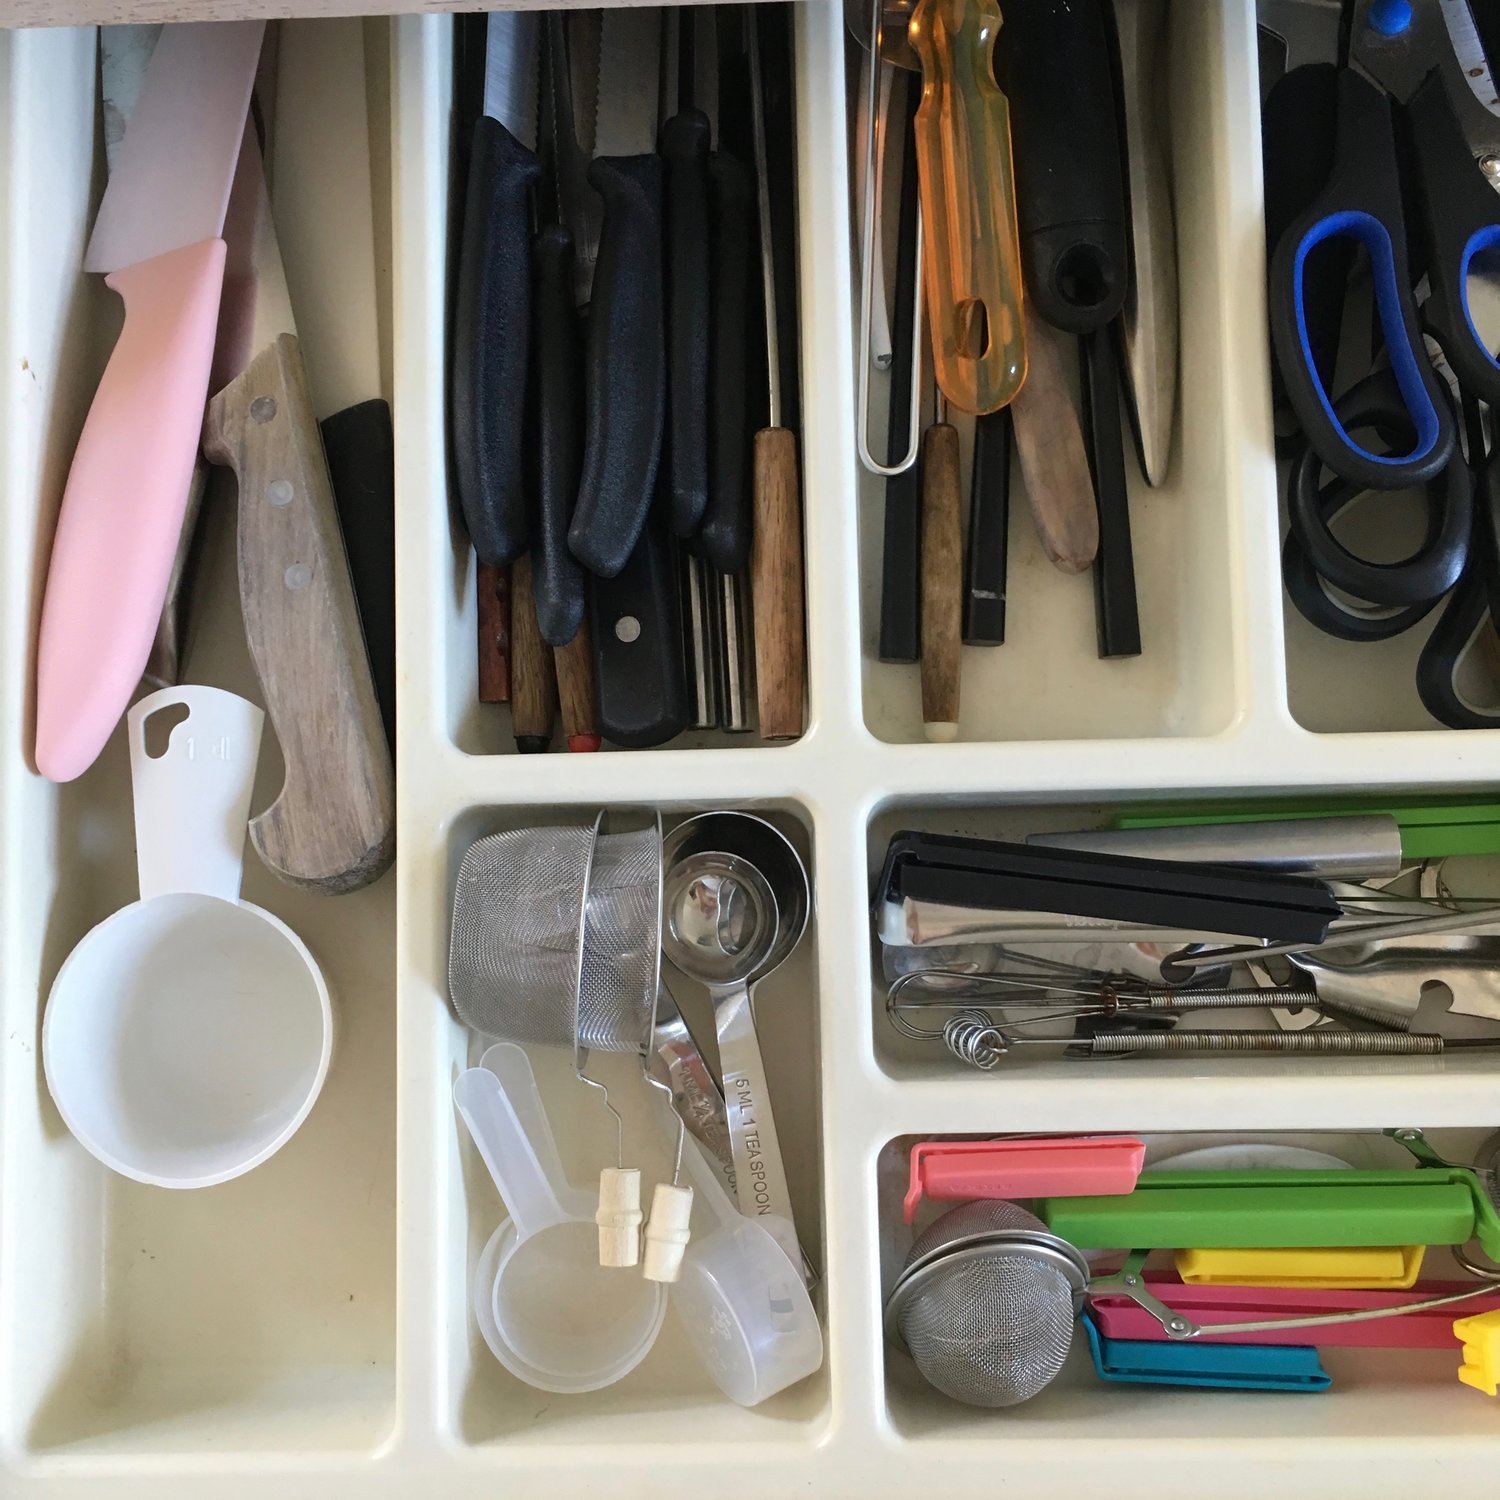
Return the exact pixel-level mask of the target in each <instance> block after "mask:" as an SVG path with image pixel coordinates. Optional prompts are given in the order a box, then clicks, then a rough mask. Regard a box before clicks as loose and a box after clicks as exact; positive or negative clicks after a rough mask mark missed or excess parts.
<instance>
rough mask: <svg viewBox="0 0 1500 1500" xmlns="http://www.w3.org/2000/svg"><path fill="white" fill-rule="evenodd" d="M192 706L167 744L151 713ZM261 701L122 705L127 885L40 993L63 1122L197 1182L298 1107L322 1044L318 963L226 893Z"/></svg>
mask: <svg viewBox="0 0 1500 1500" xmlns="http://www.w3.org/2000/svg"><path fill="white" fill-rule="evenodd" d="M179 705H180V706H182V707H184V708H186V709H187V716H186V718H185V719H183V720H182V722H180V723H177V724H176V725H175V726H174V727H173V728H172V730H171V733H170V738H169V739H168V741H167V745H166V748H165V750H164V751H163V752H162V753H161V754H160V755H158V756H152V755H151V754H150V753H148V750H147V742H146V729H147V725H148V723H149V721H150V720H151V719H152V718H153V717H154V716H155V715H156V714H158V713H160V712H161V711H162V710H163V709H170V708H174V707H176V706H179ZM263 720H264V715H263V714H262V713H261V711H260V710H259V709H258V708H256V707H255V705H254V704H252V703H247V702H246V701H245V700H244V699H243V698H238V697H236V696H235V695H234V694H233V693H225V692H221V691H220V690H219V689H217V688H207V687H177V688H167V689H164V690H163V691H162V692H159V693H153V694H152V695H151V696H150V697H149V698H144V699H142V701H141V702H139V703H138V704H136V705H135V707H134V708H132V709H131V710H130V712H129V714H128V715H127V716H126V722H127V725H128V730H129V739H130V772H131V785H132V789H133V793H134V798H135V836H136V851H137V865H138V870H139V876H140V899H139V900H138V901H136V902H134V903H133V904H132V905H130V906H127V907H124V908H122V909H121V910H120V911H117V912H116V913H115V914H114V915H113V916H112V917H109V918H107V919H106V920H105V921H103V922H101V923H100V924H99V925H98V926H97V927H95V928H94V929H93V930H92V931H91V932H89V933H88V934H87V936H85V937H84V939H83V941H82V942H81V943H79V945H78V946H77V947H76V948H75V949H74V950H73V952H72V953H71V954H70V955H69V957H68V960H67V962H66V963H65V964H64V965H63V967H62V970H61V971H60V972H59V974H58V976H57V979H56V980H55V981H54V983H53V986H52V993H51V995H50V996H49V997H48V1000H47V1012H46V1018H45V1020H44V1022H43V1025H42V1060H43V1066H44V1068H45V1071H46V1076H47V1087H48V1088H49V1089H50V1090H51V1093H52V1098H53V1100H54V1101H55V1102H56V1104H57V1108H58V1110H59V1112H60V1113H61V1114H62V1117H63V1120H64V1122H65V1123H66V1124H67V1127H68V1129H69V1130H71V1131H72V1132H73V1134H74V1135H75V1136H76V1137H77V1138H78V1140H79V1141H80V1142H81V1143H82V1144H83V1146H85V1147H86V1148H87V1149H88V1150H89V1151H90V1152H92V1154H93V1155H94V1156H96V1157H97V1158H98V1159H99V1160H100V1161H102V1162H103V1163H104V1165H105V1166H107V1167H110V1168H111V1169H113V1170H114V1171H116V1172H119V1173H121V1174H123V1175H124V1176H126V1177H132V1178H134V1179H135V1180H136V1181H137V1182H146V1183H152V1184H155V1185H157V1186H160V1187H171V1188H194V1187H208V1186H210V1185H212V1184H213V1183H218V1182H226V1181H228V1180H229V1179H230V1178H232V1177H238V1176H239V1175H240V1174H241V1173H242V1172H248V1171H249V1170H250V1169H251V1168H252V1167H254V1166H258V1165H259V1164H260V1163H261V1162H263V1161H265V1160H266V1158H267V1157H269V1156H271V1155H272V1154H273V1153H274V1152H275V1151H277V1150H278V1149H279V1148H280V1147H281V1146H283V1145H284V1144H285V1143H286V1142H287V1141H288V1140H289V1139H290V1138H291V1136H292V1135H293V1133H294V1132H295V1131H296V1129H297V1127H298V1126H299V1125H301V1123H302V1122H303V1120H305V1119H306V1118H307V1114H308V1111H309V1110H311V1108H312V1107H313V1103H314V1101H315V1100H316V1099H317V1097H318V1093H319V1091H320V1090H321V1089H322V1087H323V1080H324V1078H325V1077H326V1076H327V1073H328V1062H329V1058H330V1057H331V1055H332V1051H333V1009H332V1005H331V1002H330V1000H329V995H328V987H327V985H326V983H325V982H324V979H323V975H322V973H321V972H320V970H319V968H318V965H317V963H316V962H315V961H314V959H313V957H312V955H311V954H310V953H309V952H308V951H307V948H306V947H305V946H304V945H303V942H302V940H301V939H300V938H299V937H298V936H297V934H296V933H294V932H293V931H292V930H291V929H290V928H289V927H288V926H286V924H285V923H284V922H282V921H280V920H279V919H278V918H276V917H273V916H272V915H271V914H270V912H267V911H262V910H261V909H260V908H259V907H257V906H251V905H250V904H249V903H247V902H243V901H241V900H240V899H239V894H240V875H241V870H242V861H243V855H244V844H245V827H246V821H247V817H248V814H249V808H250V793H251V788H252V785H253V783H254V780H255V762H256V757H257V754H258V752H259V748H260V732H261V724H262V722H263Z"/></svg>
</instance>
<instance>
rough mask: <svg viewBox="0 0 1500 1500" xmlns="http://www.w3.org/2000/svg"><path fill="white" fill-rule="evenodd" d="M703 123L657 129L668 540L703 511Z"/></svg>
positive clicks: (689, 115) (690, 116)
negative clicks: (662, 192)
mask: <svg viewBox="0 0 1500 1500" xmlns="http://www.w3.org/2000/svg"><path fill="white" fill-rule="evenodd" d="M708 141H709V127H708V116H707V115H705V114H704V113H703V111H702V110H701V109H685V110H683V111H682V112H681V113H680V114H676V115H673V116H672V118H671V119H670V120H668V121H667V123H666V124H665V125H663V126H662V128H661V156H662V160H663V161H664V162H665V163H666V193H667V198H666V228H667V238H666V281H667V471H668V480H669V486H668V489H669V502H670V507H671V509H670V514H671V524H672V533H673V535H674V536H680V537H689V536H692V535H693V534H694V532H696V531H697V529H698V524H699V522H700V521H701V520H702V519H703V508H704V506H705V505H707V504H708V328H709V324H708V298H709V291H708V256H709V239H708V235H709V229H708V212H709V210H708Z"/></svg>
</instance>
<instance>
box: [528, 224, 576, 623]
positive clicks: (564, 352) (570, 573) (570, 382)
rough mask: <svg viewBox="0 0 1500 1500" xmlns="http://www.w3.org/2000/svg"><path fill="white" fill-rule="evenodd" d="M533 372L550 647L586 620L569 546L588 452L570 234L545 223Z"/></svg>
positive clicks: (537, 249) (535, 578)
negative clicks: (582, 466)
mask: <svg viewBox="0 0 1500 1500" xmlns="http://www.w3.org/2000/svg"><path fill="white" fill-rule="evenodd" d="M531 260H532V275H533V278H534V281H535V287H534V290H533V296H534V298H535V301H534V303H533V306H532V320H531V324H532V346H533V348H534V350H535V357H534V360H533V368H532V374H533V378H534V379H535V381H536V386H535V391H536V424H537V535H536V545H535V546H534V547H533V548H532V550H531V586H532V592H533V593H534V594H535V596H536V618H537V626H538V628H539V629H540V630H541V633H542V639H543V640H544V641H546V643H547V644H548V645H549V646H566V645H567V644H568V642H569V641H571V640H572V639H573V637H574V636H575V635H577V634H578V627H579V625H580V624H581V623H582V622H583V605H584V589H583V569H582V568H580V567H579V566H578V559H577V558H575V557H574V556H573V554H572V553H571V552H570V551H568V526H569V523H570V522H571V521H572V519H573V505H574V502H575V501H576V500H577V498H578V471H579V461H580V457H581V455H582V453H583V384H582V357H581V356H582V350H581V348H580V346H579V337H578V333H579V330H578V314H577V311H576V310H575V305H574V298H573V236H572V234H571V233H570V232H569V231H568V230H567V229H566V228H565V227H564V226H563V225H561V224H547V225H544V226H543V227H542V228H541V229H540V230H539V231H538V232H537V236H536V239H535V241H534V242H533V244H532V247H531Z"/></svg>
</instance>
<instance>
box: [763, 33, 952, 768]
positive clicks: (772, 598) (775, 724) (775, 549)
mask: <svg viewBox="0 0 1500 1500" xmlns="http://www.w3.org/2000/svg"><path fill="white" fill-rule="evenodd" d="M746 34H747V41H748V44H749V56H750V81H751V110H752V115H753V119H754V128H755V175H756V179H757V185H758V187H759V192H760V269H761V281H762V285H763V289H764V304H765V322H766V369H767V371H768V385H769V393H768V394H769V401H768V407H767V421H766V425H765V427H763V428H762V429H761V430H760V431H759V432H758V433H756V435H755V467H754V473H755V498H754V506H755V515H754V525H753V540H752V543H751V555H750V576H751V585H752V590H753V594H754V613H755V693H756V701H757V706H758V708H759V711H760V733H761V738H762V739H767V740H794V739H797V738H798V737H799V736H800V735H801V734H802V731H803V727H804V721H803V699H804V697H805V695H806V684H807V663H806V649H807V648H806V624H805V620H804V613H803V611H804V606H803V589H802V499H801V494H800V491H799V480H798V472H797V438H796V434H795V433H793V432H792V431H791V430H790V429H789V428H787V427H785V426H783V425H782V410H781V405H782V391H781V347H780V333H779V327H780V322H779V317H778V313H779V311H780V309H779V305H778V301H777V298H778V295H779V290H780V289H779V288H778V277H777V274H776V254H775V248H776V247H775V245H774V244H773V240H772V227H771V184H770V180H769V177H768V175H767V159H768V155H767V151H766V110H765V90H764V80H763V79H762V76H761V66H760V36H759V28H758V26H757V25H756V24H755V22H754V21H753V20H752V21H750V22H749V23H748V25H747V33H746ZM954 597H955V602H956V600H957V595H956V594H955V596H954Z"/></svg>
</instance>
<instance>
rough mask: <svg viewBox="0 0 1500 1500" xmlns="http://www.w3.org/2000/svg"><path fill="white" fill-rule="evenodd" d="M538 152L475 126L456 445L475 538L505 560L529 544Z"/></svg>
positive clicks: (482, 124) (457, 304)
mask: <svg viewBox="0 0 1500 1500" xmlns="http://www.w3.org/2000/svg"><path fill="white" fill-rule="evenodd" d="M540 175H541V164H540V163H539V162H538V160H537V157H536V153H535V152H533V151H530V150H528V149H527V148H526V147H525V146H523V145H522V144H521V143H520V142H519V141H518V140H517V139H516V138H515V136H513V135H512V134H511V133H510V131H508V130H507V129H506V128H505V126H503V125H502V124H501V123H500V122H499V121H498V120H496V119H493V118H492V117H491V116H489V115H482V116H481V117H480V118H479V119H478V120H477V121H476V122H475V125H474V145H473V151H472V153H471V156H470V161H469V185H468V191H467V193H466V195H465V199H464V226H463V239H462V242H461V244H460V246H459V255H458V290H457V295H456V297H455V299H454V317H453V398H452V399H453V412H452V420H453V451H454V461H455V463H456V465H457V469H458V496H459V501H460V503H461V504H462V506H463V513H464V523H465V524H466V525H467V526H468V528H469V540H470V541H472V542H473V543H474V550H475V552H477V553H478V554H479V560H480V562H482V563H488V564H489V565H490V566H492V567H498V566H500V565H501V564H502V563H508V562H510V561H511V560H512V559H514V558H516V557H518V556H520V554H521V553H522V552H524V551H525V550H526V546H527V542H528V540H529V537H528V530H529V528H528V525H527V514H526V510H527V507H526V479H525V471H524V468H523V464H522V450H523V447H524V444H523V441H522V438H523V434H524V432H525V423H526V361H527V356H528V353H529V349H528V336H529V335H528V329H529V324H530V320H531V207H530V192H531V185H532V183H534V182H535V181H536V180H537V178H538V177H539V176H540Z"/></svg>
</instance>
